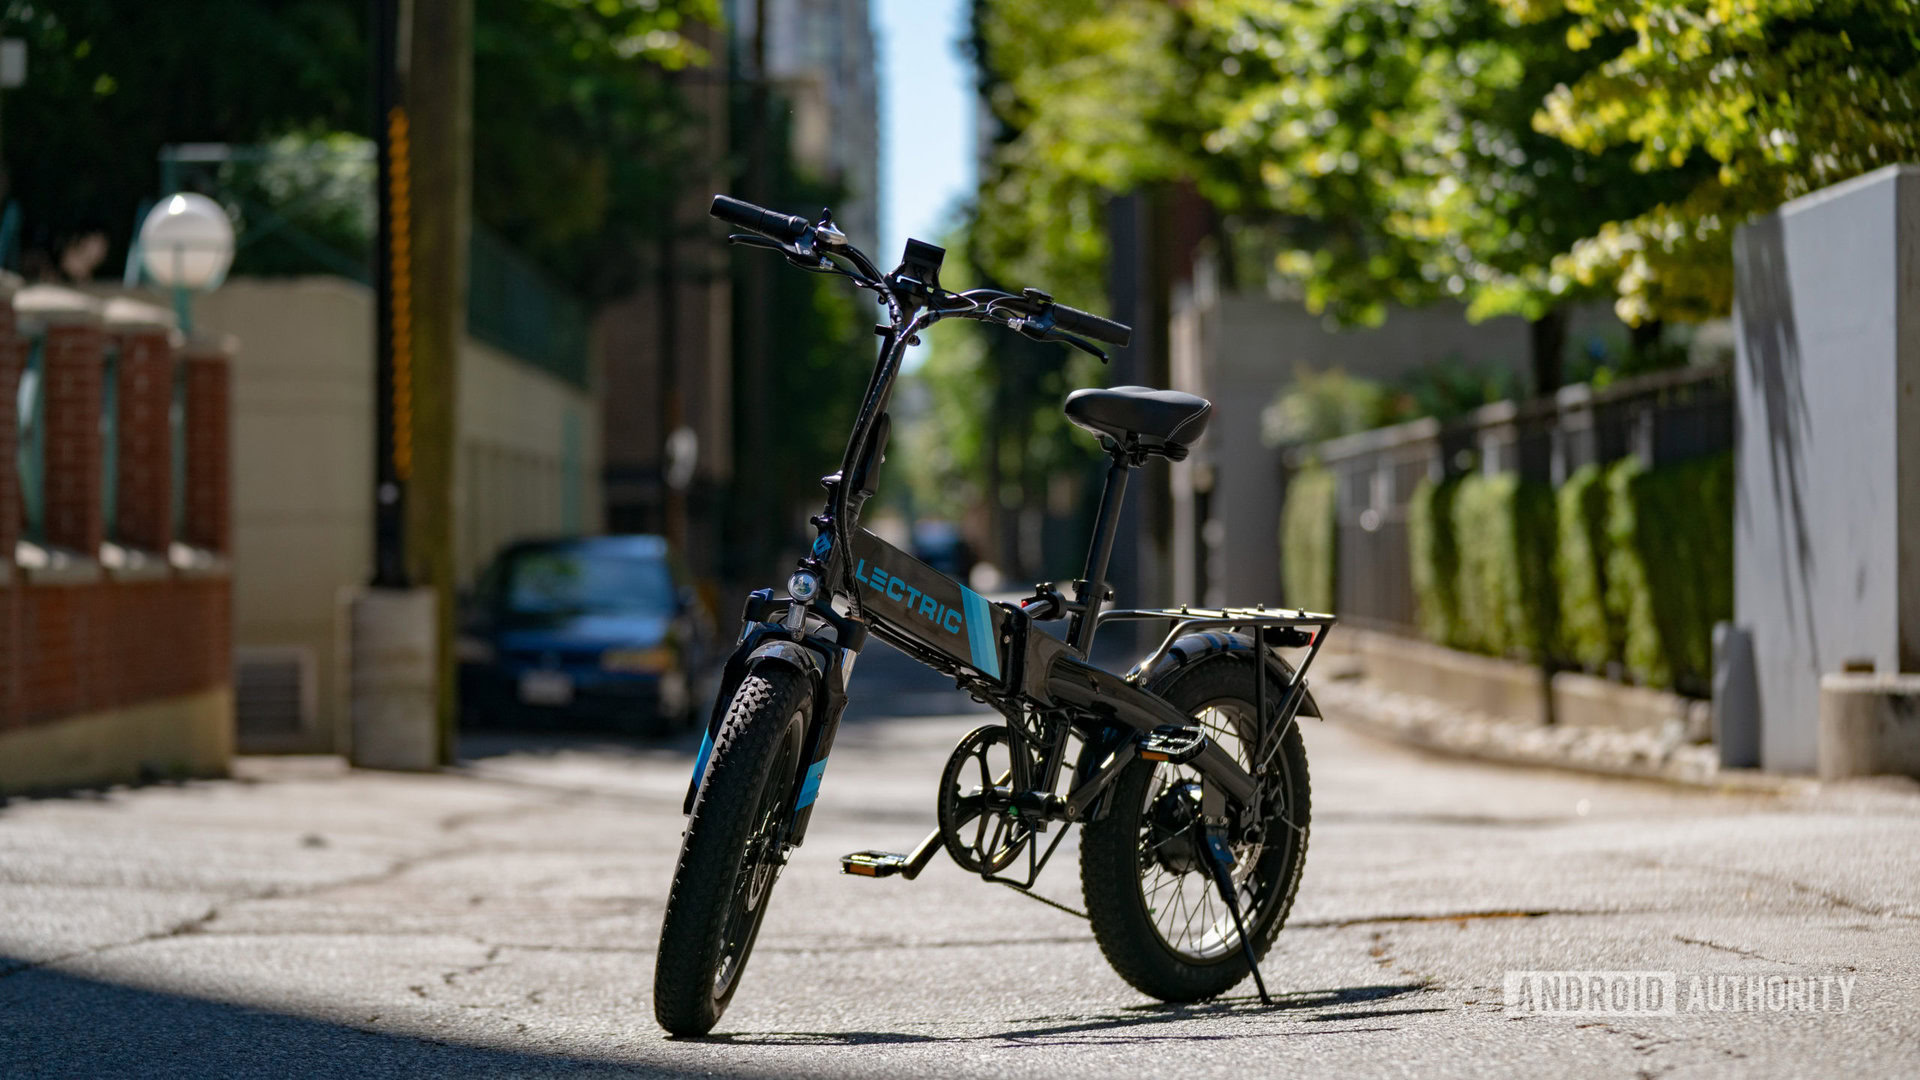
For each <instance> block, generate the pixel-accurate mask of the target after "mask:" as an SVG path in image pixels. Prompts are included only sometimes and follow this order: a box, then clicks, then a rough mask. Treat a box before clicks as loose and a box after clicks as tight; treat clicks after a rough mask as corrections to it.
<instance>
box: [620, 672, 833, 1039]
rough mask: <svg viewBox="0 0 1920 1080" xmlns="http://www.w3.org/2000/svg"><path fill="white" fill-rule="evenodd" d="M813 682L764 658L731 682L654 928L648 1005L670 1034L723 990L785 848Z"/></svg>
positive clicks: (728, 989) (741, 963) (691, 1031)
mask: <svg viewBox="0 0 1920 1080" xmlns="http://www.w3.org/2000/svg"><path fill="white" fill-rule="evenodd" d="M812 691H813V688H812V684H811V682H810V680H809V679H808V678H807V677H806V676H805V675H803V674H801V673H799V672H797V671H793V670H791V669H789V668H785V667H778V666H775V667H768V668H763V669H761V670H760V671H757V672H755V673H754V674H752V675H749V676H748V677H747V678H746V679H745V680H744V681H743V682H741V684H740V687H739V689H738V690H736V691H734V695H733V700H732V702H731V703H729V705H728V707H727V716H726V720H725V721H724V722H723V723H722V724H721V725H720V734H719V737H718V738H716V739H715V740H714V744H713V755H712V758H711V759H710V761H709V763H708V765H707V776H706V780H705V782H704V783H703V784H702V785H701V788H700V796H699V798H698V799H697V800H696V801H695V802H694V804H693V815H692V817H690V818H689V819H688V821H687V832H686V837H685V839H684V840H683V841H682V842H681V845H680V864H679V866H678V868H676V869H675V871H674V875H673V891H672V893H671V895H670V896H669V897H668V899H667V916H666V920H665V922H664V923H663V924H662V925H661V928H660V954H659V958H658V960H657V961H656V962H655V966H654V972H653V1014H654V1017H655V1018H656V1019H657V1020H659V1022H660V1026H661V1027H663V1028H666V1029H667V1030H668V1031H670V1032H672V1033H673V1034H675V1035H704V1034H706V1033H707V1032H708V1031H710V1030H712V1028H713V1025H714V1024H716V1023H718V1022H719V1020H720V1014H721V1013H723V1012H725V1011H726V1008H727V1003H728V1002H730V1001H732V1000H733V994H734V991H735V990H737V989H738V988H739V986H740V976H741V973H742V972H743V971H745V969H746V966H747V957H748V955H749V954H751V953H752V951H753V943H754V939H755V938H756V937H758V936H759V933H760V923H761V921H762V920H763V919H764V918H765V917H766V913H767V901H768V899H769V898H770V897H771V895H772V893H773V883H774V880H775V879H776V878H777V877H778V876H779V874H780V868H781V866H782V865H783V864H784V862H785V859H786V855H785V852H784V851H782V850H781V843H780V837H781V835H782V833H783V831H784V829H785V826H786V823H787V820H788V818H789V817H790V816H791V815H792V813H793V802H794V794H795V787H796V784H795V781H796V779H797V776H798V773H799V766H800V753H801V740H802V736H803V734H804V732H805V730H806V721H807V715H808V713H809V712H810V711H811V709H812V701H813V692H812Z"/></svg>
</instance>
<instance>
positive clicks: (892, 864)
mask: <svg viewBox="0 0 1920 1080" xmlns="http://www.w3.org/2000/svg"><path fill="white" fill-rule="evenodd" d="M909 863H910V860H909V859H908V858H907V857H906V856H905V855H895V854H894V853H893V852H891V851H856V852H854V853H853V854H851V855H842V856H840V872H841V873H843V874H853V875H855V876H857V877H892V876H893V875H894V874H898V873H901V872H902V871H904V870H906V869H907V866H908V865H909Z"/></svg>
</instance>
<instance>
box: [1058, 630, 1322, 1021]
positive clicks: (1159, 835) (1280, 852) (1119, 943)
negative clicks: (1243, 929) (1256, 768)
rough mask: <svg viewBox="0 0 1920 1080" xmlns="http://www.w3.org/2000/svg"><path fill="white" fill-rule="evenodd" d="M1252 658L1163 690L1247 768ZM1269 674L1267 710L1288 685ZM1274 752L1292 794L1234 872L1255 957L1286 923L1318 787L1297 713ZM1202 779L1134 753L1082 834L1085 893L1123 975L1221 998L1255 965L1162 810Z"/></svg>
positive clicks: (1240, 850) (1180, 996) (1154, 989)
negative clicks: (1314, 787) (1313, 780)
mask: <svg viewBox="0 0 1920 1080" xmlns="http://www.w3.org/2000/svg"><path fill="white" fill-rule="evenodd" d="M1251 663H1252V657H1251V654H1250V653H1241V654H1238V655H1235V654H1231V653H1228V654H1220V655H1215V656H1211V657H1208V658H1206V659H1204V660H1201V661H1199V662H1198V663H1195V664H1193V665H1191V666H1189V667H1185V668H1182V669H1180V670H1178V671H1177V672H1175V673H1174V674H1173V675H1172V676H1171V677H1170V678H1168V679H1167V681H1166V682H1165V684H1164V685H1162V686H1159V687H1156V688H1155V690H1156V692H1157V693H1159V694H1161V696H1163V697H1165V698H1166V699H1167V700H1168V701H1169V702H1171V703H1172V704H1173V705H1174V707H1176V708H1178V709H1179V710H1180V711H1181V712H1182V713H1185V714H1186V715H1188V716H1198V717H1200V718H1201V722H1202V724H1203V726H1205V727H1206V728H1207V729H1208V731H1209V735H1210V737H1213V738H1214V741H1215V742H1216V743H1218V744H1219V745H1220V746H1221V748H1222V749H1226V750H1228V751H1229V752H1230V753H1234V755H1235V757H1236V758H1238V759H1239V760H1240V762H1241V767H1242V768H1247V767H1248V766H1249V764H1250V762H1249V760H1248V759H1249V758H1250V757H1251V756H1252V742H1253V740H1252V735H1253V729H1252V727H1251V722H1252V717H1253V714H1254V709H1253V702H1252V700H1251V699H1252V691H1253V678H1252V675H1251V673H1250V670H1249V667H1250V665H1251ZM1267 678H1268V680H1269V681H1268V686H1267V691H1268V696H1267V701H1268V703H1269V705H1270V706H1271V705H1275V704H1277V703H1278V702H1279V701H1280V700H1281V697H1282V695H1283V694H1284V687H1281V686H1280V685H1279V683H1278V680H1277V679H1274V678H1273V676H1272V674H1271V672H1269V673H1267ZM1216 728H1218V729H1220V730H1219V731H1218V732H1216ZM1241 736H1244V738H1242V737H1241ZM1268 737H1269V738H1271V737H1272V736H1271V735H1269V736H1268ZM1270 760H1271V764H1270V766H1269V769H1268V771H1269V773H1270V774H1273V773H1277V774H1278V775H1277V780H1278V784H1277V790H1278V791H1279V792H1281V793H1283V796H1284V798H1283V800H1282V801H1281V802H1280V804H1279V805H1277V806H1275V807H1272V808H1270V810H1269V814H1268V820H1267V822H1266V823H1265V825H1264V827H1263V831H1264V836H1263V837H1262V840H1263V841H1264V842H1260V843H1251V842H1248V841H1246V840H1245V839H1244V838H1242V839H1241V840H1239V841H1231V840H1230V846H1231V847H1232V848H1233V852H1234V856H1235V857H1236V859H1238V860H1239V862H1238V864H1237V865H1236V866H1235V867H1234V868H1233V873H1234V879H1235V882H1236V884H1237V885H1238V886H1239V889H1238V892H1239V897H1240V903H1241V909H1242V912H1243V914H1244V915H1245V917H1246V921H1247V930H1248V937H1250V938H1251V939H1252V941H1253V946H1254V953H1255V955H1257V956H1265V955H1266V952H1267V949H1268V948H1269V947H1271V946H1272V944H1273V940H1274V938H1275V937H1276V936H1278V935H1279V933H1280V927H1281V926H1282V924H1284V923H1285V922H1286V919H1287V912H1288V911H1289V910H1290V909H1291V908H1292V907H1293V897H1294V893H1295V892H1296V891H1298V889H1299V887H1300V873H1301V869H1302V868H1303V867H1304V866H1305V864H1306V856H1307V826H1308V824H1309V820H1310V814H1311V798H1312V792H1311V788H1310V785H1309V783H1308V779H1307V752H1306V747H1305V746H1304V745H1303V744H1302V742H1301V739H1300V725H1299V723H1298V721H1297V720H1296V721H1295V722H1294V723H1292V724H1290V725H1288V727H1287V730H1286V735H1285V737H1284V738H1283V739H1282V740H1281V742H1280V746H1279V749H1278V750H1277V752H1275V753H1274V754H1273V755H1272V758H1271V759H1270ZM1248 771H1249V772H1251V771H1253V770H1252V769H1250V768H1249V769H1248ZM1198 778H1199V773H1197V772H1195V771H1194V770H1193V769H1191V768H1190V767H1188V766H1181V765H1171V764H1167V763H1158V762H1149V761H1141V760H1138V759H1135V760H1134V762H1133V763H1132V764H1130V765H1128V766H1127V767H1126V768H1125V769H1124V770H1122V772H1121V774H1120V777H1119V779H1117V780H1116V781H1114V784H1113V787H1112V788H1110V789H1109V790H1108V791H1107V793H1106V796H1105V800H1106V804H1107V812H1106V814H1105V816H1104V817H1101V818H1099V819H1098V820H1095V821H1091V822H1089V823H1088V824H1087V826H1086V828H1085V829H1084V830H1083V832H1082V835H1081V840H1080V888H1081V894H1082V896H1083V897H1084V898H1085V900H1086V904H1087V919H1088V921H1089V922H1090V923H1092V925H1093V936H1094V939H1095V940H1097V941H1098V942H1099V943H1100V951H1101V952H1102V953H1103V954H1105V955H1106V958H1107V962H1108V963H1109V964H1111V965H1113V970H1114V971H1115V972H1117V973H1118V974H1119V975H1120V977H1121V978H1123V979H1125V980H1126V981H1127V982H1128V983H1130V984H1132V986H1133V987H1134V988H1135V989H1137V990H1139V991H1141V992H1142V993H1145V994H1148V995H1151V996H1153V997H1156V998H1159V999H1160V1000H1162V1001H1202V1000H1205V999H1207V998H1211V997H1216V996H1218V995H1220V994H1223V993H1225V992H1227V991H1228V990H1230V989H1232V988H1233V987H1234V985H1235V984H1237V983H1239V982H1240V980H1242V979H1244V978H1246V977H1247V973H1248V970H1249V969H1248V967H1247V961H1246V958H1245V956H1244V955H1243V953H1242V951H1241V948H1240V940H1239V935H1238V933H1237V932H1236V931H1235V930H1234V928H1233V924H1232V921H1231V918H1230V916H1229V914H1228V911H1227V908H1226V906H1225V905H1224V904H1222V903H1221V901H1220V897H1219V894H1218V893H1217V892H1216V891H1215V890H1214V886H1213V884H1212V882H1211V879H1210V878H1209V877H1208V876H1207V874H1206V871H1205V870H1204V869H1201V868H1199V867H1198V866H1197V864H1196V863H1195V860H1193V859H1191V858H1183V857H1181V854H1182V853H1181V852H1180V850H1179V847H1178V845H1179V840H1178V839H1173V840H1168V839H1167V838H1168V837H1169V835H1172V836H1175V837H1178V835H1179V834H1178V833H1173V834H1170V833H1169V832H1168V829H1167V826H1166V824H1165V821H1166V818H1167V817H1168V816H1173V817H1176V818H1177V817H1179V815H1181V814H1184V813H1186V812H1187V808H1186V806H1184V805H1183V803H1184V801H1185V799H1184V796H1182V795H1181V794H1180V789H1182V787H1183V785H1187V784H1192V783H1195V782H1197V781H1198ZM1156 830H1158V831H1156ZM1156 841H1160V842H1159V843H1156ZM1163 853H1164V854H1163ZM1183 914H1184V916H1185V919H1186V922H1185V924H1184V926H1183V925H1182V924H1181V916H1182V915H1183ZM1196 922H1198V924H1199V925H1198V926H1197V927H1196V926H1195V923H1196Z"/></svg>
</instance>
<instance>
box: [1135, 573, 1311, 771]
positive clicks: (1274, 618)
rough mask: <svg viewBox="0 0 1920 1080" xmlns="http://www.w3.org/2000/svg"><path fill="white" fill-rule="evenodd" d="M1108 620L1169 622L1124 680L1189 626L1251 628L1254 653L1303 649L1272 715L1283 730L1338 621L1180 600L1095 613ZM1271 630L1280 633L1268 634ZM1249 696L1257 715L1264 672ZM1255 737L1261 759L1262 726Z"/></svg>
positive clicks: (1263, 707) (1262, 704) (1149, 666)
mask: <svg viewBox="0 0 1920 1080" xmlns="http://www.w3.org/2000/svg"><path fill="white" fill-rule="evenodd" d="M1109 619H1116V620H1120V619H1125V620H1146V619H1164V620H1166V621H1168V622H1170V623H1172V624H1173V625H1172V626H1171V627H1169V628H1168V629H1167V636H1166V637H1164V638H1162V639H1161V641H1160V645H1159V647H1157V648H1155V649H1154V650H1153V651H1152V652H1151V653H1148V654H1147V657H1146V659H1144V660H1142V661H1140V663H1139V665H1138V666H1136V667H1135V668H1134V669H1133V673H1132V674H1131V675H1130V676H1129V678H1137V679H1145V678H1146V677H1147V674H1148V673H1149V672H1151V671H1152V670H1153V667H1154V665H1155V664H1158V663H1159V662H1160V659H1161V658H1162V657H1164V656H1166V655H1167V650H1168V649H1171V648H1173V643H1174V642H1175V641H1177V640H1179V638H1180V636H1181V635H1182V634H1186V633H1190V632H1192V631H1195V630H1228V631H1233V630H1241V629H1247V630H1252V631H1253V632H1254V641H1255V652H1256V655H1258V654H1260V653H1263V652H1264V651H1265V647H1278V648H1304V649H1306V650H1307V655H1306V656H1305V657H1303V658H1301V660H1300V666H1299V667H1297V668H1294V669H1293V678H1291V679H1289V680H1288V681H1287V687H1286V692H1285V693H1284V694H1282V695H1281V698H1280V709H1279V712H1278V714H1277V718H1278V719H1279V721H1280V730H1281V732H1282V733H1283V734H1284V733H1285V731H1286V726H1287V725H1290V724H1292V723H1293V718H1294V714H1295V713H1297V712H1299V710H1300V703H1301V702H1302V701H1303V700H1304V699H1305V697H1306V688H1307V669H1308V668H1310V667H1312V666H1313V661H1314V658H1315V657H1317V656H1319V655H1320V645H1321V643H1322V642H1324V641H1325V640H1326V638H1327V631H1329V630H1331V629H1333V624H1334V623H1335V622H1337V621H1338V620H1336V619H1335V618H1334V617H1333V616H1332V615H1326V614H1322V613H1319V612H1313V611H1296V610H1292V609H1289V608H1271V609H1270V608H1268V607H1267V606H1266V605H1264V604H1262V605H1258V606H1255V607H1250V608H1233V607H1223V608H1197V607H1191V606H1189V605H1186V604H1182V605H1181V606H1179V607H1177V608H1117V609H1115V610H1113V611H1103V612H1101V613H1100V615H1099V621H1100V622H1105V621H1107V620H1109ZM1305 627H1313V631H1312V632H1311V633H1308V632H1307V631H1306V630H1305V629H1304V628H1305ZM1276 630H1278V631H1283V633H1280V634H1275V633H1273V631H1276ZM1302 638H1304V640H1301V639H1302ZM1253 697H1254V709H1255V711H1256V712H1257V713H1258V714H1259V715H1260V716H1262V717H1264V716H1266V715H1267V680H1266V678H1265V677H1264V676H1263V677H1261V678H1259V679H1256V680H1254V688H1253ZM1260 741H1261V743H1262V744H1263V745H1261V746H1258V747H1257V748H1256V749H1255V755H1256V756H1255V760H1256V761H1261V762H1264V761H1266V759H1267V757H1268V753H1269V748H1268V747H1266V746H1265V745H1264V743H1265V742H1266V737H1265V734H1264V728H1263V729H1262V736H1261V740H1260ZM1276 746H1277V744H1276Z"/></svg>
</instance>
